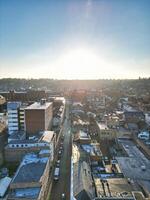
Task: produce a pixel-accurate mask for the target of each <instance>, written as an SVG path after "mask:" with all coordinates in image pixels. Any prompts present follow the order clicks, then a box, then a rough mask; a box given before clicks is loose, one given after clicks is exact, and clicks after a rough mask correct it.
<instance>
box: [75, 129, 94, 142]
mask: <svg viewBox="0 0 150 200" xmlns="http://www.w3.org/2000/svg"><path fill="white" fill-rule="evenodd" d="M74 141H76V142H78V143H80V144H90V143H91V137H90V135H89V134H88V133H86V132H83V131H81V130H80V131H79V132H78V133H77V134H76V135H75V137H74Z"/></svg>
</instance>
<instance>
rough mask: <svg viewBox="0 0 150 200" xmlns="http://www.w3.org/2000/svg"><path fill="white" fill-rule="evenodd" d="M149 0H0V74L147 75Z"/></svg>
mask: <svg viewBox="0 0 150 200" xmlns="http://www.w3.org/2000/svg"><path fill="white" fill-rule="evenodd" d="M149 9H150V2H149V1H148V0H144V1H140V0H137V1H135V0H132V1H129V0H127V1H117V0H113V1H108V0H105V1H104V0H100V1H97V0H87V1H86V0H81V1H79V0H70V1H69V0H65V1H63V2H62V1H57V2H56V1H48V0H45V1H42V2H41V1H37V0H36V1H35V0H30V3H27V1H24V0H23V1H18V0H14V1H13V2H12V1H10V0H5V1H4V0H1V1H0V62H1V64H0V78H3V77H16V78H56V79H100V78H105V79H106V78H108V79H109V78H116V79H122V78H123V79H124V78H138V77H139V76H140V77H149V76H150V58H149V55H150V34H149V32H150V13H149Z"/></svg>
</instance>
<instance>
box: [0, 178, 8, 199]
mask: <svg viewBox="0 0 150 200" xmlns="http://www.w3.org/2000/svg"><path fill="white" fill-rule="evenodd" d="M10 182H11V178H9V177H5V178H2V179H0V197H3V196H4V195H5V193H6V191H7V189H8V186H9V184H10Z"/></svg>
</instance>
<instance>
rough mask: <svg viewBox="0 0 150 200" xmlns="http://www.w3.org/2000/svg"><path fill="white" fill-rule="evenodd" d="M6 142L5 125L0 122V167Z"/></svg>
mask: <svg viewBox="0 0 150 200" xmlns="http://www.w3.org/2000/svg"><path fill="white" fill-rule="evenodd" d="M6 140H7V135H6V124H4V123H1V122H0V166H1V165H2V164H3V161H4V145H5V143H6Z"/></svg>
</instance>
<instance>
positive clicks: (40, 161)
mask: <svg viewBox="0 0 150 200" xmlns="http://www.w3.org/2000/svg"><path fill="white" fill-rule="evenodd" d="M47 161H48V157H44V158H39V157H38V155H37V154H27V155H26V156H25V157H24V159H23V161H22V162H21V164H20V166H19V168H18V170H17V172H16V174H15V176H14V178H13V181H12V183H11V184H13V183H31V182H39V180H40V178H41V177H42V175H43V173H44V170H45V167H46V164H47Z"/></svg>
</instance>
